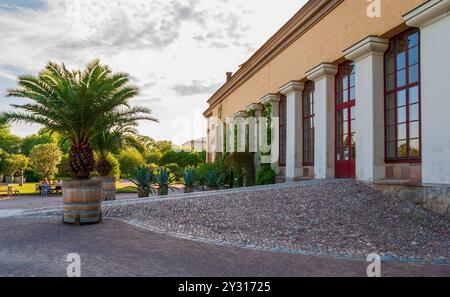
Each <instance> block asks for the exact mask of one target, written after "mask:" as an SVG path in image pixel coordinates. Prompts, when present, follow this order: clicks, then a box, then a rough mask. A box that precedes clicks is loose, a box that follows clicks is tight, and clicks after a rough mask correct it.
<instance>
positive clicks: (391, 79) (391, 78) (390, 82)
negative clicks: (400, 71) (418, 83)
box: [386, 73, 395, 91]
mask: <svg viewBox="0 0 450 297" xmlns="http://www.w3.org/2000/svg"><path fill="white" fill-rule="evenodd" d="M386 89H387V90H388V91H392V90H394V89H395V73H392V74H389V75H388V76H387V80H386Z"/></svg>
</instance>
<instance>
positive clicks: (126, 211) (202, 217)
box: [104, 181, 450, 265]
mask: <svg viewBox="0 0 450 297" xmlns="http://www.w3.org/2000/svg"><path fill="white" fill-rule="evenodd" d="M104 214H105V215H106V216H110V217H119V218H124V219H128V220H130V219H131V220H132V222H137V223H138V224H141V225H142V224H144V225H145V226H147V227H148V228H149V229H150V230H154V231H158V232H170V233H171V234H173V235H178V236H181V237H183V236H184V237H185V238H191V239H199V240H202V241H207V242H208V241H209V242H218V243H222V244H236V245H239V246H246V247H250V248H261V249H272V250H278V251H282V252H294V253H296V252H297V253H303V254H306V255H327V256H330V255H331V256H337V257H350V258H357V259H363V258H364V257H366V255H368V254H370V253H378V254H381V255H383V257H384V259H385V260H390V261H406V262H415V261H418V262H432V263H438V264H447V265H450V221H449V220H448V219H447V218H445V217H440V216H438V215H435V214H432V213H430V212H428V211H425V210H422V209H420V208H417V207H415V206H413V205H410V204H408V203H405V202H402V201H399V200H395V199H393V198H391V197H389V196H385V195H383V194H381V193H378V192H375V191H374V190H372V188H370V187H369V186H367V185H365V184H362V183H358V182H355V181H343V182H330V183H319V184H315V183H311V184H305V185H303V186H296V187H285V188H278V189H265V190H255V191H244V192H235V193H234V194H228V193H220V194H210V195H209V196H207V197H197V198H191V199H178V200H171V201H154V202H148V203H138V204H132V203H127V204H122V205H111V206H107V207H105V209H104Z"/></svg>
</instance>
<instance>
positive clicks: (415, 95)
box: [409, 86, 419, 104]
mask: <svg viewBox="0 0 450 297" xmlns="http://www.w3.org/2000/svg"><path fill="white" fill-rule="evenodd" d="M416 102H419V86H415V87H412V88H409V104H414V103H416Z"/></svg>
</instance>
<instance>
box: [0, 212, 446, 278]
mask: <svg viewBox="0 0 450 297" xmlns="http://www.w3.org/2000/svg"><path fill="white" fill-rule="evenodd" d="M0 234H1V236H0V247H1V248H0V276H58V277H64V276H66V268H67V265H68V264H69V262H67V261H66V258H67V255H68V254H69V253H78V254H79V255H80V257H81V276H171V277H174V276H179V277H197V276H207V277H209V276H218V277H260V276H263V277H264V276H265V277H268V276H275V277H277V276H360V277H365V276H367V275H366V269H367V265H368V263H366V262H364V261H353V260H343V259H335V258H328V257H315V256H303V255H298V254H283V253H273V252H267V251H259V250H251V249H243V248H238V247H225V246H220V245H215V244H205V243H200V242H195V241H191V240H184V239H180V238H176V237H172V236H167V235H164V234H158V233H154V232H149V231H147V230H144V229H142V228H137V227H134V226H132V225H129V224H126V223H124V222H122V221H120V220H114V219H105V220H104V222H103V223H101V224H97V225H86V226H81V227H77V226H72V225H63V224H61V219H60V218H58V217H47V218H42V217H41V218H38V217H36V218H20V219H11V218H8V219H7V218H3V219H0ZM381 271H382V274H381V275H382V276H447V277H449V276H450V267H448V266H444V265H417V264H399V263H382V265H381Z"/></svg>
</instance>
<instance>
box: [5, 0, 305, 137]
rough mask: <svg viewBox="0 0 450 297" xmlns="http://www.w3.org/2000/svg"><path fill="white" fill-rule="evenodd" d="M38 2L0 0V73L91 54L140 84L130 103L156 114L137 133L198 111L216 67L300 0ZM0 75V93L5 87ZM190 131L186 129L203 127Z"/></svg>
mask: <svg viewBox="0 0 450 297" xmlns="http://www.w3.org/2000/svg"><path fill="white" fill-rule="evenodd" d="M41 2H43V4H44V5H42V3H36V5H34V6H33V5H27V6H26V7H22V6H21V7H18V8H17V9H14V7H11V1H6V0H0V40H2V43H3V44H2V47H0V77H3V78H7V79H8V80H11V79H12V78H13V77H14V75H16V74H17V73H13V74H12V73H11V71H8V67H10V66H11V65H13V66H14V68H15V69H20V71H24V72H36V71H38V70H40V69H41V68H42V67H43V65H44V64H45V63H46V62H47V61H48V60H53V61H55V62H61V61H64V62H65V63H66V65H67V66H68V67H74V68H80V67H83V65H85V64H86V63H87V62H88V61H89V60H92V59H93V58H97V57H98V58H100V59H101V60H102V61H103V62H104V63H107V64H109V65H110V66H111V67H112V68H113V70H115V71H126V72H128V73H130V74H131V75H132V78H133V83H135V84H137V85H139V86H140V87H141V88H142V94H141V96H140V97H139V98H137V100H136V103H137V104H149V105H150V106H151V107H152V108H153V110H154V113H155V116H156V117H158V118H159V119H160V124H153V123H142V124H141V126H140V132H141V133H143V134H147V135H150V136H153V137H156V138H160V139H162V138H166V139H169V138H171V136H172V133H173V132H174V131H172V130H171V125H172V124H171V120H172V119H173V118H175V117H178V116H188V117H189V118H190V119H197V118H201V113H202V111H203V110H204V109H205V108H206V107H207V105H206V100H207V99H208V97H209V96H210V95H211V94H212V92H214V90H215V89H217V88H218V87H219V86H220V84H222V83H223V82H224V80H225V72H226V71H235V70H236V69H237V67H238V65H240V64H242V63H243V62H244V61H245V60H246V59H247V58H248V57H249V56H250V55H251V54H252V51H254V50H255V49H256V48H258V47H259V46H260V45H261V44H262V43H263V42H264V41H265V40H266V39H267V38H269V37H270V36H271V35H272V34H273V33H274V32H275V31H276V30H277V29H279V27H280V26H281V25H282V24H283V23H284V22H286V21H287V20H288V19H289V18H290V17H291V16H292V15H293V14H294V13H295V12H296V11H297V10H298V9H299V8H300V7H301V6H302V5H303V4H304V3H305V2H306V1H305V0H295V1H294V0H278V1H260V0H245V1H241V0H221V1H210V0H152V1H148V0H131V1H130V0H114V1H112V0H95V1H94V0H73V1H69V0H46V1H41ZM37 4H39V5H37ZM5 7H7V9H5ZM14 72H15V71H14ZM3 81H4V80H0V94H2V93H4V89H5V88H6V87H10V85H8V86H6V85H5V84H4V83H2V82H3ZM0 97H1V95H0ZM0 99H1V101H2V102H0V108H1V109H3V110H4V109H7V108H8V106H7V105H5V103H10V101H8V100H9V98H8V99H3V98H0ZM197 126H198V125H197ZM191 130H192V132H191V133H190V134H189V135H186V138H199V137H201V136H203V134H204V131H202V130H201V129H199V128H193V129H191ZM13 131H15V132H18V133H20V134H26V133H30V132H32V131H35V129H34V130H30V128H29V127H25V126H15V127H14V130H13Z"/></svg>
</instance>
